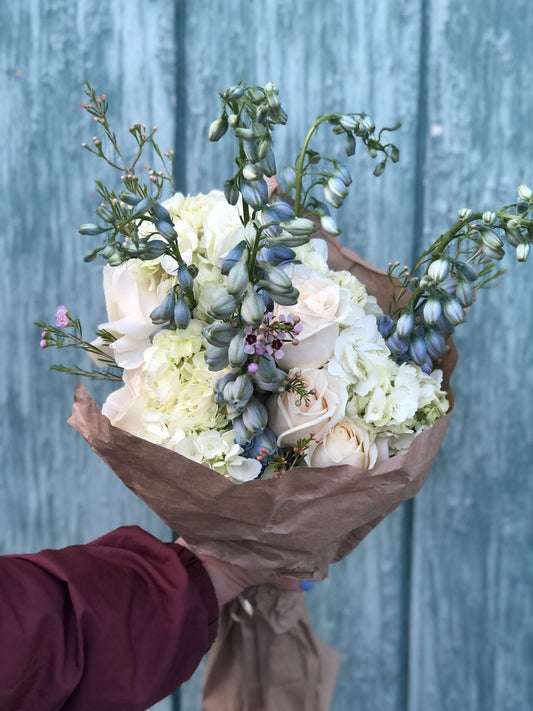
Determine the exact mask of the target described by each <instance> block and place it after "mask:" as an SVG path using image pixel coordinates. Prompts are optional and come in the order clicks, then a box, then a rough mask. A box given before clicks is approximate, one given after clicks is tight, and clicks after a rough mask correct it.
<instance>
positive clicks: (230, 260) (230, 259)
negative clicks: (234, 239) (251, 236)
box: [221, 240, 246, 276]
mask: <svg viewBox="0 0 533 711" xmlns="http://www.w3.org/2000/svg"><path fill="white" fill-rule="evenodd" d="M245 249H246V241H245V240H241V241H240V242H239V244H236V245H235V247H233V248H232V249H230V251H229V252H228V253H227V254H226V257H225V259H224V261H223V262H222V268H221V272H222V274H224V275H225V276H227V275H228V274H229V272H230V270H231V268H232V267H233V266H235V264H237V262H238V261H239V259H240V258H241V257H242V255H243V252H244V250H245Z"/></svg>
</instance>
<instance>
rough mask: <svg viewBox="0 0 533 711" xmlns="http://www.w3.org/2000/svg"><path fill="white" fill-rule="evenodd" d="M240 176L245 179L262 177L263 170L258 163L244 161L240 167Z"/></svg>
mask: <svg viewBox="0 0 533 711" xmlns="http://www.w3.org/2000/svg"><path fill="white" fill-rule="evenodd" d="M242 177H243V178H244V179H245V180H258V179H259V178H262V177H263V171H262V170H261V168H260V167H259V166H258V165H254V164H253V163H246V165H245V166H244V168H243V169H242Z"/></svg>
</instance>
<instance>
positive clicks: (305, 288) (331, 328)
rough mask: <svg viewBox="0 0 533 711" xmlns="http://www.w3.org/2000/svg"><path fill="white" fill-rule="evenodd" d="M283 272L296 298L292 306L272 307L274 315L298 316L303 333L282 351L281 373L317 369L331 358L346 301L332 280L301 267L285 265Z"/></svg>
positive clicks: (303, 265)
mask: <svg viewBox="0 0 533 711" xmlns="http://www.w3.org/2000/svg"><path fill="white" fill-rule="evenodd" d="M285 271H286V273H287V274H288V276H289V277H290V278H291V280H292V283H293V285H294V286H295V287H296V289H298V291H299V292H300V296H299V297H298V302H297V303H296V304H294V305H293V306H280V305H279V304H275V308H274V315H275V316H278V315H279V314H289V313H290V314H293V315H294V316H298V317H299V318H300V322H301V324H302V326H303V329H302V332H301V333H300V335H299V336H298V341H299V343H298V345H297V346H293V345H292V344H287V345H285V346H284V347H283V352H284V356H283V358H282V359H281V360H280V363H281V366H282V367H283V368H284V369H285V370H288V369H290V368H295V367H296V366H298V367H300V368H320V367H322V366H323V365H324V364H325V363H327V361H328V360H329V358H330V357H331V355H332V354H333V347H334V345H335V341H336V339H337V336H338V335H339V323H342V322H343V321H344V320H345V319H346V318H347V316H348V313H349V312H350V302H349V298H347V295H346V294H345V293H344V290H343V289H342V288H341V287H340V286H339V285H338V284H335V282H334V281H333V280H332V279H328V277H324V276H320V274H317V273H316V272H315V271H313V269H311V267H308V266H306V265H305V264H289V266H288V267H287V268H286V269H285Z"/></svg>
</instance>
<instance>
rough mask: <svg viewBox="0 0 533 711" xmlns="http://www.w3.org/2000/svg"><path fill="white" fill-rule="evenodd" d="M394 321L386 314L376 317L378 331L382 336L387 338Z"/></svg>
mask: <svg viewBox="0 0 533 711" xmlns="http://www.w3.org/2000/svg"><path fill="white" fill-rule="evenodd" d="M393 326H394V321H393V320H392V319H391V317H390V316H389V315H388V314H383V315H382V316H380V317H379V319H378V331H379V332H380V334H381V335H382V336H383V338H388V337H389V336H390V334H391V332H392V329H393Z"/></svg>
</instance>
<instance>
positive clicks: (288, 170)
mask: <svg viewBox="0 0 533 711" xmlns="http://www.w3.org/2000/svg"><path fill="white" fill-rule="evenodd" d="M281 175H282V178H283V180H284V181H285V184H286V185H287V188H290V187H292V186H293V185H295V183H296V171H295V170H294V168H293V167H292V165H287V166H286V167H285V168H283V170H282V171H281Z"/></svg>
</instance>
